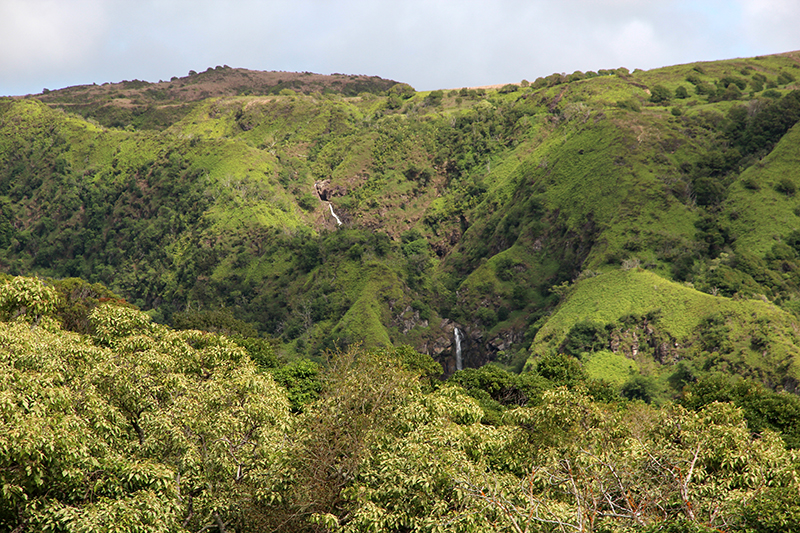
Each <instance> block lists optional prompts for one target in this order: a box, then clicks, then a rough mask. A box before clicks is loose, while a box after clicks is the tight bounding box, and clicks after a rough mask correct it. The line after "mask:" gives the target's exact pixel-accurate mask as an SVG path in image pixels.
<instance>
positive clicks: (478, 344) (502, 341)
mask: <svg viewBox="0 0 800 533" xmlns="http://www.w3.org/2000/svg"><path fill="white" fill-rule="evenodd" d="M456 328H458V331H459V334H460V335H461V339H460V340H461V358H462V363H463V367H464V368H478V367H480V366H483V365H485V364H487V363H490V362H492V361H495V360H497V358H498V355H499V353H500V352H501V351H504V350H507V349H509V348H510V347H511V345H512V344H515V343H518V342H520V341H521V340H522V334H521V333H519V332H517V331H514V330H507V331H504V332H502V333H501V334H500V335H498V336H497V337H495V338H493V339H491V340H488V341H487V340H484V333H483V330H482V329H481V328H480V326H478V325H472V326H470V325H463V324H459V323H457V322H453V321H452V320H450V319H447V318H445V319H442V322H441V324H440V330H441V332H442V334H441V335H439V336H438V337H437V338H435V339H434V340H433V341H432V342H429V343H427V344H426V346H425V348H426V349H427V353H428V354H430V355H432V356H433V358H434V359H435V360H436V361H438V362H439V363H441V365H442V367H443V368H444V375H445V376H450V375H452V374H453V373H454V372H455V371H456V342H455V329H456Z"/></svg>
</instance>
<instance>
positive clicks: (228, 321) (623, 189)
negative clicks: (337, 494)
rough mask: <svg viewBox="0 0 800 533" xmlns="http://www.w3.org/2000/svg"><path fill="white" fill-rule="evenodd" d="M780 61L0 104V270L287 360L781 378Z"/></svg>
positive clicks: (788, 93)
mask: <svg viewBox="0 0 800 533" xmlns="http://www.w3.org/2000/svg"><path fill="white" fill-rule="evenodd" d="M798 61H799V59H798V54H796V53H790V54H783V55H777V56H768V57H760V58H752V59H737V60H729V61H719V62H713V63H696V64H689V65H680V66H674V67H666V68H663V69H656V70H652V71H647V72H644V71H635V72H629V71H628V70H627V69H624V68H620V69H615V70H601V71H598V72H596V73H595V72H587V73H580V72H576V73H573V74H571V75H560V74H554V75H552V76H548V77H547V78H539V79H537V80H534V81H533V82H531V83H528V82H523V83H521V84H519V85H507V86H504V87H502V88H500V89H498V90H488V91H487V90H477V89H467V88H464V89H454V90H449V91H446V90H439V91H431V92H425V93H417V92H415V91H414V90H413V89H412V88H410V87H409V86H407V85H404V84H398V83H396V82H391V81H388V80H381V79H380V78H367V77H358V76H355V77H349V76H338V77H336V76H334V77H333V78H325V77H319V76H317V75H311V74H308V75H302V74H298V75H285V76H284V74H285V73H261V74H258V73H251V72H248V71H243V70H241V69H229V68H224V67H220V68H218V69H209V70H208V71H206V72H205V73H201V74H193V75H191V76H189V77H186V78H180V79H176V80H172V81H171V82H162V83H159V84H146V83H144V82H138V83H134V82H123V83H122V84H116V85H108V86H99V87H94V86H82V87H78V88H70V89H65V90H63V91H50V92H48V93H47V94H42V95H37V96H35V97H27V98H14V99H10V98H7V99H3V100H1V101H0V250H2V253H1V254H0V266H2V269H3V270H4V271H5V272H7V273H9V274H15V275H18V274H25V275H30V274H37V275H40V276H45V277H50V278H53V279H62V278H69V277H76V278H82V279H84V280H87V281H88V282H91V283H101V284H103V285H105V286H106V287H108V288H109V289H110V290H111V291H113V292H114V293H116V294H119V295H121V296H122V297H124V298H125V299H127V300H128V301H129V302H131V303H132V304H133V305H135V306H137V307H139V308H141V309H143V310H145V311H146V312H147V313H148V314H149V316H151V317H152V318H153V319H155V321H156V322H158V323H163V324H173V325H176V326H177V325H180V327H182V328H197V329H206V330H212V331H223V330H225V329H226V328H229V329H230V328H233V330H235V331H236V332H239V333H240V334H241V332H244V331H246V332H248V333H247V335H245V336H244V337H246V338H258V339H259V340H260V341H261V342H263V343H266V344H269V345H270V346H277V347H278V352H279V353H281V354H283V355H284V356H286V357H288V358H290V359H291V358H295V357H318V358H319V357H322V355H323V354H324V353H325V352H326V350H330V349H337V348H338V349H345V348H346V347H348V346H351V345H353V344H355V343H358V342H360V343H362V344H363V345H364V346H367V347H377V346H384V347H385V346H389V345H399V344H409V345H411V346H413V347H414V348H415V349H417V350H419V351H421V352H423V353H427V354H430V355H432V356H434V357H436V358H437V360H438V361H440V362H441V363H442V364H443V365H444V367H445V372H446V373H447V374H451V373H452V372H453V371H454V370H455V366H456V363H455V354H454V342H453V339H454V329H455V328H458V329H459V330H460V332H461V333H462V335H463V336H464V342H463V358H464V361H465V364H466V366H468V367H477V366H480V365H482V364H484V363H487V362H490V361H495V362H498V363H500V364H502V365H505V367H506V368H508V369H514V370H522V369H523V368H533V367H534V366H535V365H536V364H537V361H538V360H539V359H541V357H544V356H546V355H548V354H551V352H555V353H562V354H567V355H569V356H570V357H574V358H576V361H578V362H579V364H580V365H583V367H585V368H586V369H587V370H590V369H591V370H592V372H596V373H597V376H598V377H606V378H607V379H609V381H611V382H613V383H614V384H615V386H616V387H617V391H631V390H636V387H639V389H641V388H642V387H643V386H644V385H642V384H643V383H644V382H646V383H645V385H647V386H646V387H645V388H646V389H647V391H648V392H647V394H645V395H644V397H645V398H646V399H647V400H648V401H656V402H659V401H665V400H667V399H669V398H670V397H677V396H678V395H680V393H681V389H682V386H683V385H684V384H686V383H690V382H692V381H694V380H697V379H700V378H703V377H704V376H707V375H712V374H715V373H723V374H737V375H741V376H746V377H748V378H751V379H755V380H757V381H759V382H761V383H763V384H764V385H765V386H767V387H769V388H773V389H778V388H784V389H787V390H795V389H796V387H797V385H798V383H800V381H799V380H800V367H798V363H797V362H796V355H797V354H796V352H797V348H796V335H797V314H796V313H797V312H798V311H800V306H799V305H798V301H799V300H798V296H800V293H799V292H798V291H799V290H800V289H799V287H800V274H799V272H800V271H799V270H798V266H800V263H798V254H800V237H798V236H800V205H799V204H798V203H797V194H796V193H797V187H798V184H799V183H800V175H798V171H797V169H798V168H800V167H798V161H797V157H798V156H797V153H798V152H797V146H798V142H800V130H799V129H798V126H796V123H797V122H798V119H800V92H798V90H797V82H796V80H797V77H798V75H800V63H798ZM267 74H269V76H267ZM267 78H269V80H268V79H267ZM284 78H285V79H284ZM278 80H283V81H278ZM339 82H341V83H339ZM203 91H207V92H206V93H204V92H203ZM123 100H124V102H123ZM170 110H173V111H174V112H173V111H170ZM123 111H124V112H123ZM333 213H335V214H336V215H337V216H338V217H339V218H340V219H341V221H342V222H343V224H341V225H339V224H338V222H337V220H336V219H335V218H334V217H333V216H332V214H333ZM529 359H530V360H529ZM604 374H608V375H607V376H606V375H604ZM676 375H678V376H683V377H682V378H681V379H678V378H677V377H675V376H676ZM642 380H644V382H643V381H642ZM631 394H633V393H631Z"/></svg>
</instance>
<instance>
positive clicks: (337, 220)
mask: <svg viewBox="0 0 800 533" xmlns="http://www.w3.org/2000/svg"><path fill="white" fill-rule="evenodd" d="M328 207H330V208H331V215H333V218H335V219H336V225H337V226H341V225H342V220H341V219H340V218H339V217H338V216H336V213H334V212H333V204H332V203H330V202H328Z"/></svg>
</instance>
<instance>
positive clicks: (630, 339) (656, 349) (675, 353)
mask: <svg viewBox="0 0 800 533" xmlns="http://www.w3.org/2000/svg"><path fill="white" fill-rule="evenodd" d="M609 337H610V338H609V343H608V347H609V349H610V350H611V351H612V352H614V353H620V354H622V355H624V356H625V357H627V358H629V359H636V356H638V355H639V354H640V353H641V352H644V353H648V354H651V355H652V357H653V358H654V359H655V360H656V361H658V362H659V363H661V364H674V363H676V362H678V361H679V360H680V349H681V346H680V344H679V343H677V342H676V341H675V339H673V338H672V337H671V336H669V335H667V334H665V333H661V332H659V331H658V330H656V329H655V328H654V327H653V324H652V323H650V322H649V321H648V320H647V319H644V320H643V321H642V322H641V323H640V324H632V325H630V326H628V327H624V328H623V327H619V328H615V329H614V330H612V331H611V333H610V336H609Z"/></svg>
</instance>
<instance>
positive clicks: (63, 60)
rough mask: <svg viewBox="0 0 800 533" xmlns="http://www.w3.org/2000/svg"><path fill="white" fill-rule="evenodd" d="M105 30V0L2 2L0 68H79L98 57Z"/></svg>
mask: <svg viewBox="0 0 800 533" xmlns="http://www.w3.org/2000/svg"><path fill="white" fill-rule="evenodd" d="M105 30H106V20H105V16H104V6H103V2H102V1H101V0H68V1H57V0H25V1H22V0H2V1H0V69H2V70H3V72H4V73H9V74H11V75H15V74H18V73H25V72H32V71H41V70H43V69H56V70H61V71H64V70H66V69H70V68H75V67H76V66H78V65H82V64H85V63H86V62H87V61H88V60H90V59H91V58H92V57H93V56H94V55H95V52H96V51H97V49H98V48H99V46H100V45H101V39H102V37H103V35H104V33H105Z"/></svg>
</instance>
